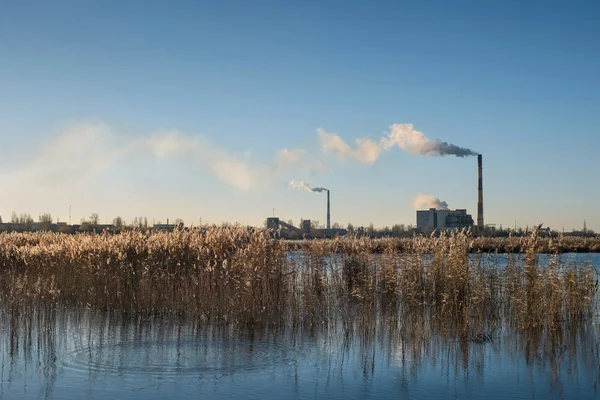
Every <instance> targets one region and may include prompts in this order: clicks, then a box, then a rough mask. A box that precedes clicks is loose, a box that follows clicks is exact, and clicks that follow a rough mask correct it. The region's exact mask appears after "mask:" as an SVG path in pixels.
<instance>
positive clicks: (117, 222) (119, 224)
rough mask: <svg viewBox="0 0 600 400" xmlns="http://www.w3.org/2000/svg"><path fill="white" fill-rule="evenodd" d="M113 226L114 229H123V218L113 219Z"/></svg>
mask: <svg viewBox="0 0 600 400" xmlns="http://www.w3.org/2000/svg"><path fill="white" fill-rule="evenodd" d="M113 225H114V226H115V228H122V227H123V218H121V217H116V218H115V219H113Z"/></svg>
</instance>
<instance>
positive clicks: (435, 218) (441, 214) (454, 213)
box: [417, 154, 485, 235]
mask: <svg viewBox="0 0 600 400" xmlns="http://www.w3.org/2000/svg"><path fill="white" fill-rule="evenodd" d="M477 181H478V185H477V225H476V233H477V234H480V235H481V234H483V232H484V227H485V225H484V222H483V157H482V155H481V154H478V155H477ZM437 200H438V202H440V201H439V199H437ZM441 203H442V205H443V206H446V203H445V202H441ZM473 222H474V221H473V218H472V217H471V215H470V214H467V210H465V209H457V210H448V209H438V208H430V209H429V210H418V211H417V230H418V231H419V232H421V233H431V232H433V231H434V230H438V231H439V230H462V229H470V228H473Z"/></svg>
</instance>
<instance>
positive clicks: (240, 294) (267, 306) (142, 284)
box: [0, 227, 598, 341]
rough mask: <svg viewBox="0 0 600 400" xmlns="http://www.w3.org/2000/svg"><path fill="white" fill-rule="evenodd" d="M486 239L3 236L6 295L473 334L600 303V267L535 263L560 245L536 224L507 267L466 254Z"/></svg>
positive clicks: (569, 318)
mask: <svg viewBox="0 0 600 400" xmlns="http://www.w3.org/2000/svg"><path fill="white" fill-rule="evenodd" d="M484 240H487V239H485V238H480V239H473V238H472V237H470V236H469V235H468V234H465V233H460V234H449V235H445V234H442V235H440V236H439V237H415V238H412V239H400V240H399V239H377V240H371V239H367V238H360V237H344V238H337V239H332V240H327V241H324V240H321V241H319V240H315V241H306V242H301V243H299V244H294V245H293V246H296V247H294V248H290V244H289V243H286V242H283V241H278V240H273V239H272V238H271V237H270V235H269V232H268V231H265V230H253V231H251V230H247V229H246V228H242V227H212V228H209V229H208V230H206V231H199V230H191V231H175V232H173V233H142V232H140V231H129V232H123V233H121V234H119V235H110V234H78V235H74V236H72V235H63V234H56V233H21V234H1V235H0V300H1V304H2V305H4V307H10V308H11V309H12V310H17V309H23V310H24V309H25V308H26V307H35V306H37V305H52V306H53V307H83V308H89V309H94V310H109V311H119V312H126V313H136V314H150V315H157V314H178V315H184V316H193V317H197V318H201V319H204V320H207V321H210V322H212V323H217V324H221V323H234V324H257V323H259V324H270V325H280V326H330V325H332V324H337V323H340V321H341V324H342V326H345V327H349V326H351V325H352V324H353V323H354V322H355V321H366V322H365V324H366V325H365V326H369V324H368V321H369V320H370V319H372V318H373V316H374V315H375V314H378V313H382V312H383V313H385V315H386V318H387V319H388V320H390V321H394V320H399V319H406V318H413V317H414V316H416V315H420V316H421V318H422V317H423V315H426V316H427V318H428V319H429V320H431V321H432V323H436V324H439V326H440V329H441V330H442V331H444V330H447V331H448V332H452V334H454V335H458V336H459V337H460V338H462V339H468V340H474V341H477V340H486V338H487V336H486V335H489V333H490V332H492V331H494V330H495V329H496V328H497V327H498V326H499V325H500V324H502V323H504V322H507V323H508V325H509V326H511V327H513V328H516V329H519V330H527V329H550V330H557V329H561V327H565V326H567V325H569V324H577V323H581V322H582V321H586V320H588V319H589V317H590V316H591V315H592V314H593V313H594V312H595V307H596V302H595V299H596V289H597V281H598V277H597V272H596V270H595V269H594V268H592V267H586V266H581V265H565V264H563V263H561V261H560V257H559V256H558V255H557V256H556V257H555V258H553V259H552V261H551V262H550V263H548V264H547V265H541V264H540V263H539V262H538V259H537V254H538V253H539V252H540V250H544V249H545V247H546V246H550V247H551V248H555V251H558V250H559V247H560V246H563V245H564V243H563V244H561V243H559V242H557V240H556V239H552V241H549V240H548V239H539V238H538V237H537V235H536V234H535V233H534V234H532V235H531V236H530V237H527V238H520V239H510V241H509V244H508V245H506V246H505V247H510V248H511V249H513V250H514V249H517V248H518V249H521V251H522V252H523V253H524V255H518V254H513V255H508V256H507V259H506V265H500V264H497V263H489V262H487V263H486V262H484V257H483V256H479V257H477V256H476V257H475V259H476V260H478V261H476V262H473V258H471V261H469V253H471V252H473V249H474V248H481V246H482V243H481V241H484ZM584 240H585V239H584ZM478 241H480V242H479V243H478ZM399 250H401V251H399ZM411 316H413V317H411Z"/></svg>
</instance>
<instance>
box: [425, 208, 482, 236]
mask: <svg viewBox="0 0 600 400" xmlns="http://www.w3.org/2000/svg"><path fill="white" fill-rule="evenodd" d="M472 227H473V217H471V215H470V214H467V210H436V209H435V208H430V209H429V210H419V211H417V230H418V231H419V232H421V233H431V232H433V231H435V230H437V231H460V230H462V229H470V228H472Z"/></svg>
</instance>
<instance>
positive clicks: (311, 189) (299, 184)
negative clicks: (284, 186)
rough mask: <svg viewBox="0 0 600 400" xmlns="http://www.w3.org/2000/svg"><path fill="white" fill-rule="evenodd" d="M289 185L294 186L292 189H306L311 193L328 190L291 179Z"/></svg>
mask: <svg viewBox="0 0 600 400" xmlns="http://www.w3.org/2000/svg"><path fill="white" fill-rule="evenodd" d="M290 187H291V188H294V189H304V190H308V191H309V192H313V193H321V192H326V191H328V190H329V189H327V188H323V187H311V186H310V185H309V184H308V183H305V182H296V181H291V182H290Z"/></svg>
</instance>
